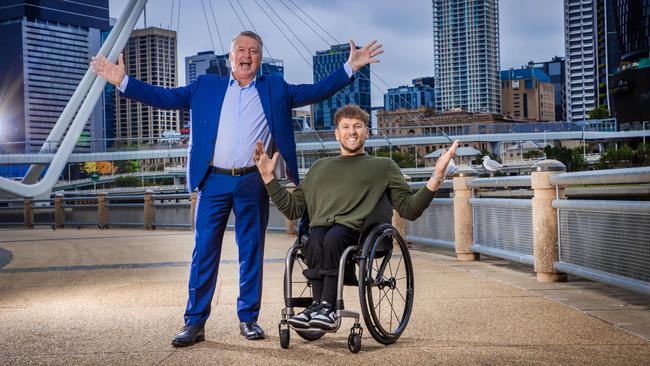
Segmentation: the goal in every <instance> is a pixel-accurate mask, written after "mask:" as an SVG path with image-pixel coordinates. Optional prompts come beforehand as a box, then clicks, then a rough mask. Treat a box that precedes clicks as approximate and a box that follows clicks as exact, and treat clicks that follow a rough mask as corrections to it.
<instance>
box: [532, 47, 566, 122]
mask: <svg viewBox="0 0 650 366" xmlns="http://www.w3.org/2000/svg"><path fill="white" fill-rule="evenodd" d="M528 66H530V67H535V68H539V69H541V70H542V71H544V73H545V74H546V75H548V76H549V78H551V83H552V84H553V88H554V94H555V98H554V99H555V119H556V120H558V121H566V120H567V118H566V84H565V83H566V67H565V62H564V57H559V56H555V57H553V58H552V59H551V60H550V61H544V62H533V63H532V64H530V63H529V64H528Z"/></svg>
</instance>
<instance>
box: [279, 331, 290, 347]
mask: <svg viewBox="0 0 650 366" xmlns="http://www.w3.org/2000/svg"><path fill="white" fill-rule="evenodd" d="M289 339H290V337H289V329H280V347H282V348H284V349H287V348H289Z"/></svg>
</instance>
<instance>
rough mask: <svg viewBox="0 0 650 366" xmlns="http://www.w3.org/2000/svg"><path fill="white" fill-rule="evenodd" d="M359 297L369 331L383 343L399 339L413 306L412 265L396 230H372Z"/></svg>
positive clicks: (364, 254) (362, 266)
mask: <svg viewBox="0 0 650 366" xmlns="http://www.w3.org/2000/svg"><path fill="white" fill-rule="evenodd" d="M359 299H360V300H361V312H362V314H363V320H364V321H365V323H366V327H367V328H368V331H369V332H370V334H371V335H372V337H373V338H374V339H375V340H376V341H377V342H379V343H381V344H386V345H387V344H391V343H394V342H395V341H397V339H398V338H399V337H400V336H401V335H402V332H404V329H405V328H406V326H407V324H408V322H409V318H410V317H411V310H412V308H413V265H412V263H411V256H410V255H409V252H408V248H407V246H406V242H405V241H404V239H403V238H402V237H401V235H399V233H398V231H397V229H395V228H394V227H393V226H391V225H389V224H381V225H378V226H376V227H375V228H374V229H373V230H371V231H370V233H369V234H368V236H366V239H365V241H364V244H363V249H362V254H361V257H360V259H359Z"/></svg>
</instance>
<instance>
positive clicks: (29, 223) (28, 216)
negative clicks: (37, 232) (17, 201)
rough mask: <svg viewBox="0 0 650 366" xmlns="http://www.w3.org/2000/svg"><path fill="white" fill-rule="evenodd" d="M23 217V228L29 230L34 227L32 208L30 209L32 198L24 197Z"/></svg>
mask: <svg viewBox="0 0 650 366" xmlns="http://www.w3.org/2000/svg"><path fill="white" fill-rule="evenodd" d="M23 217H24V222H25V227H26V228H28V229H31V228H33V227H34V208H33V207H32V198H31V197H25V199H24V200H23Z"/></svg>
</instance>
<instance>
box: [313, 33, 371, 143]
mask: <svg viewBox="0 0 650 366" xmlns="http://www.w3.org/2000/svg"><path fill="white" fill-rule="evenodd" d="M349 56H350V45H349V44H347V43H345V44H337V45H333V46H331V47H330V49H329V50H324V51H316V55H315V56H313V65H314V82H317V81H320V80H321V79H324V78H325V77H327V76H328V75H329V74H331V73H333V72H334V71H336V70H338V69H339V68H340V67H341V66H343V64H344V63H345V62H346V61H347V60H348V57H349ZM347 104H356V105H358V106H359V107H361V108H363V109H364V110H365V111H366V112H368V114H370V65H366V66H364V67H362V68H361V69H360V70H359V71H357V73H356V79H355V80H354V82H352V84H350V85H348V86H346V87H345V88H343V89H341V90H340V91H338V92H337V93H336V94H334V95H333V96H332V97H330V98H329V99H325V100H323V101H321V102H319V103H316V104H314V105H313V116H314V128H315V129H317V130H331V129H333V128H334V127H335V124H334V113H336V111H337V110H338V109H339V108H341V107H342V106H344V105H347Z"/></svg>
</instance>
